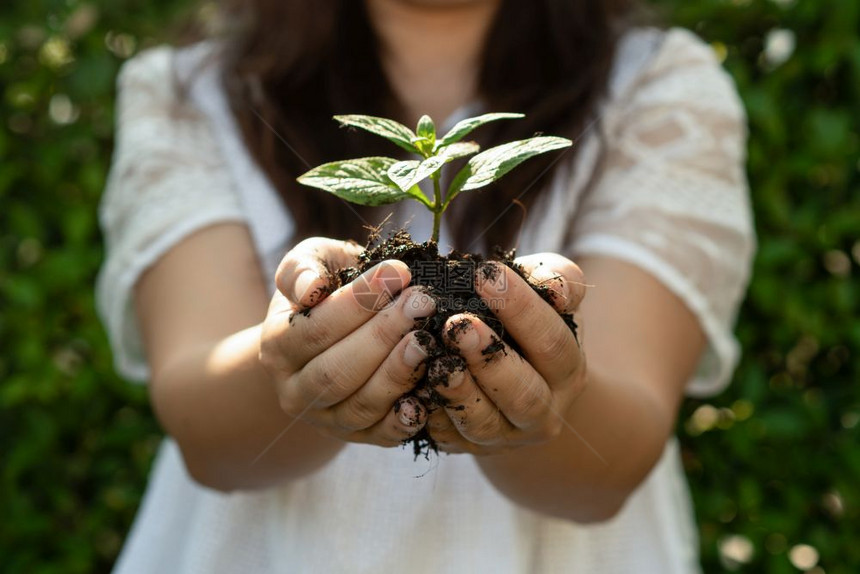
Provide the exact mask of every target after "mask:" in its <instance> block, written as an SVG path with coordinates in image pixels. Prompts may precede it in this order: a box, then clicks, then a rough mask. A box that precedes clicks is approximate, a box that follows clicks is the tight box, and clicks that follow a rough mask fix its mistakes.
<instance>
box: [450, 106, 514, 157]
mask: <svg viewBox="0 0 860 574" xmlns="http://www.w3.org/2000/svg"><path fill="white" fill-rule="evenodd" d="M524 117H525V115H523V114H509V113H496V114H484V115H482V116H476V117H474V118H467V119H465V120H462V121H459V122H457V123H456V124H454V127H453V128H451V131H449V132H448V133H447V134H445V135H444V137H442V138H441V139H439V140H437V141H436V147H435V148H434V149H435V150H439V149H441V148H443V147H445V146H448V145H451V144H452V143H454V142H458V141H460V140H461V139H463V138H464V137H466V136H467V135H469V134H470V133H471V132H472V131H473V130H475V129H477V128H479V127H481V126H482V125H484V124H487V123H490V122H494V121H496V120H513V119H518V118H524Z"/></svg>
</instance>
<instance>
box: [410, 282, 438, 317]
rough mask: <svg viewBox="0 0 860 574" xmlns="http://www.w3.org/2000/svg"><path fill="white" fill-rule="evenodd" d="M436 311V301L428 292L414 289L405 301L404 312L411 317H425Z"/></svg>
mask: <svg viewBox="0 0 860 574" xmlns="http://www.w3.org/2000/svg"><path fill="white" fill-rule="evenodd" d="M435 311H436V301H435V300H434V299H433V297H431V296H430V295H429V294H428V293H426V292H424V291H421V290H420V289H413V290H412V291H411V292H410V293H409V296H408V297H407V298H406V301H404V302H403V314H404V315H406V316H407V317H408V318H410V319H423V318H424V317H429V316H430V315H432V314H433V313H434V312H435Z"/></svg>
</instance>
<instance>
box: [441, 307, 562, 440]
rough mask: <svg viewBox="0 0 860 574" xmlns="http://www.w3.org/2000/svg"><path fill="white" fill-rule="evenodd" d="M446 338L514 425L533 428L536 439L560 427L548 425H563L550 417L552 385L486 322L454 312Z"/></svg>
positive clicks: (478, 382) (531, 430)
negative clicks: (542, 431)
mask: <svg viewBox="0 0 860 574" xmlns="http://www.w3.org/2000/svg"><path fill="white" fill-rule="evenodd" d="M444 337H445V343H446V344H448V345H452V346H454V348H456V349H457V350H458V351H459V353H460V354H461V355H462V356H463V358H464V359H465V360H466V364H467V365H468V370H469V372H470V373H471V375H472V378H473V379H474V381H475V382H476V383H477V384H478V386H480V387H481V389H482V390H483V391H484V393H486V395H487V397H488V398H489V400H490V401H492V402H493V403H494V404H495V405H496V406H498V408H499V409H501V411H502V414H503V415H504V416H505V418H507V420H509V421H510V422H511V423H512V424H513V425H514V426H516V427H517V428H520V429H523V430H527V431H529V432H530V433H531V434H532V436H534V437H535V439H540V438H541V433H540V432H538V431H541V430H546V431H547V432H550V431H555V430H557V429H555V428H547V429H542V425H544V424H551V425H557V424H561V421H557V420H556V419H557V417H548V415H549V414H550V413H551V408H552V407H551V405H552V392H551V390H550V387H549V386H548V385H547V383H546V381H544V379H543V377H541V375H540V374H539V373H538V372H537V371H535V369H534V368H532V366H531V365H530V364H529V363H528V362H527V361H524V360H522V358H521V357H520V356H519V355H518V354H517V353H516V351H514V350H513V349H511V348H510V347H509V346H508V345H507V344H506V343H505V342H504V341H501V340H500V339H499V338H498V337H497V336H496V334H495V333H494V332H493V331H492V329H490V328H489V327H488V326H487V325H486V323H484V322H483V321H481V320H480V319H478V318H477V317H475V316H474V315H467V314H460V315H453V316H452V317H450V318H449V319H448V321H447V322H446V323H445V329H444ZM548 419H551V420H550V421H549V422H547V421H548ZM454 422H455V424H456V419H455V420H454Z"/></svg>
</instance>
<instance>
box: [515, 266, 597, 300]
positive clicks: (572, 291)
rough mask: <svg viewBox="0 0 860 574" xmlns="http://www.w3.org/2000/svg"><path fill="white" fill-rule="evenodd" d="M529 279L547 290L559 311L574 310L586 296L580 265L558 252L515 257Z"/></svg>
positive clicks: (533, 283)
mask: <svg viewBox="0 0 860 574" xmlns="http://www.w3.org/2000/svg"><path fill="white" fill-rule="evenodd" d="M514 262H515V263H517V264H519V265H520V266H521V267H522V268H523V271H524V273H525V276H526V278H527V280H528V282H529V283H531V284H532V285H534V286H535V287H538V288H539V289H541V290H546V292H547V293H548V294H549V299H550V301H551V302H552V306H553V307H554V308H555V310H556V311H558V312H559V313H573V312H574V311H576V309H577V308H578V307H579V304H580V302H581V301H582V299H583V297H585V288H586V283H585V275H584V274H583V272H582V269H580V268H579V266H578V265H577V264H576V263H574V262H573V261H571V260H570V259H568V258H567V257H564V256H563V255H559V254H558V253H535V254H534V255H525V256H523V257H517V258H516V259H515V260H514Z"/></svg>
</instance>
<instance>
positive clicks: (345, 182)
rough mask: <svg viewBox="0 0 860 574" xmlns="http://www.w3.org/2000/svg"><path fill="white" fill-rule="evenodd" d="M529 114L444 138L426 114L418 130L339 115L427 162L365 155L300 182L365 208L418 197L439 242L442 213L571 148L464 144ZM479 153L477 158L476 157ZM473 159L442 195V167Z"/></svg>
mask: <svg viewBox="0 0 860 574" xmlns="http://www.w3.org/2000/svg"><path fill="white" fill-rule="evenodd" d="M522 117H523V114H510V113H495V114H484V115H481V116H477V117H474V118H468V119H465V120H462V121H460V122H458V123H457V124H456V125H454V127H453V128H451V131H449V132H448V133H446V134H445V135H444V136H442V137H441V138H437V137H436V126H435V124H434V123H433V120H432V119H430V117H429V116H422V117H421V119H420V120H418V126H417V127H416V129H415V131H414V132H413V131H412V130H411V129H409V128H408V127H406V126H404V125H403V124H401V123H398V122H396V121H394V120H389V119H386V118H378V117H374V116H363V115H346V116H335V117H334V119H335V120H337V121H339V122H340V123H341V125H343V126H350V127H355V128H360V129H363V130H367V131H369V132H370V133H372V134H376V135H378V136H382V137H384V138H385V139H387V140H389V141H391V142H393V143H394V144H396V145H398V146H399V147H400V148H402V149H404V150H406V151H408V152H410V153H413V154H415V155H417V156H419V157H420V158H421V159H413V160H405V161H399V160H397V159H394V158H390V157H362V158H357V159H347V160H341V161H333V162H331V163H326V164H323V165H320V166H318V167H315V168H313V169H312V170H310V171H308V172H307V173H305V174H304V175H302V176H300V177H299V178H298V181H299V182H300V183H302V184H304V185H307V186H310V187H316V188H318V189H323V190H325V191H328V192H330V193H333V194H334V195H336V196H337V197H340V198H341V199H345V200H346V201H350V202H352V203H357V204H360V205H370V206H375V205H385V204H389V203H396V202H398V201H402V200H404V199H414V200H415V201H418V202H419V203H421V204H422V205H423V206H425V207H426V208H427V209H429V210H430V211H431V212H432V213H433V234H432V237H431V239H432V240H433V241H434V242H436V243H437V244H438V242H439V225H440V224H441V222H442V215H443V214H444V213H445V210H446V209H448V206H449V205H451V202H452V201H453V200H454V199H455V198H456V197H457V196H458V195H459V194H460V193H462V192H464V191H472V190H475V189H480V188H482V187H484V186H487V185H489V184H491V183H493V182H495V181H497V180H499V179H501V178H502V177H504V176H505V174H507V173H508V172H509V171H511V170H512V169H514V168H515V167H516V166H518V165H519V164H521V163H522V162H524V161H525V160H527V159H529V158H531V157H534V156H536V155H540V154H543V153H546V152H550V151H553V150H557V149H561V148H565V147H568V146H570V145H571V144H572V142H571V141H570V140H569V139H566V138H560V137H554V136H537V137H532V138H528V139H524V140H518V141H512V142H509V143H506V144H502V145H499V146H496V147H492V148H490V149H487V150H484V151H482V152H480V153H478V152H479V151H480V146H478V144H477V143H475V142H471V141H469V142H464V141H462V140H463V138H465V137H466V136H467V135H469V134H470V133H471V132H472V131H473V130H474V129H476V128H478V127H480V126H482V125H484V124H486V123H489V122H493V121H496V120H503V119H515V118H522ZM476 154H477V155H476ZM468 156H472V157H471V158H470V159H469V161H468V162H467V163H466V165H464V166H463V167H462V168H461V169H460V171H459V172H457V174H456V175H455V176H454V178H453V179H452V180H451V183H450V185H448V188H447V189H446V190H445V192H444V193H443V192H442V186H441V182H440V179H441V175H442V168H443V167H444V166H445V165H446V164H447V163H449V162H451V161H453V160H455V159H458V158H465V157H468ZM427 178H430V180H431V181H432V182H433V197H432V198H431V197H428V196H427V195H426V194H425V193H424V191H422V189H421V187H420V186H419V184H420V183H421V182H422V181H424V180H426V179H427Z"/></svg>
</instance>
